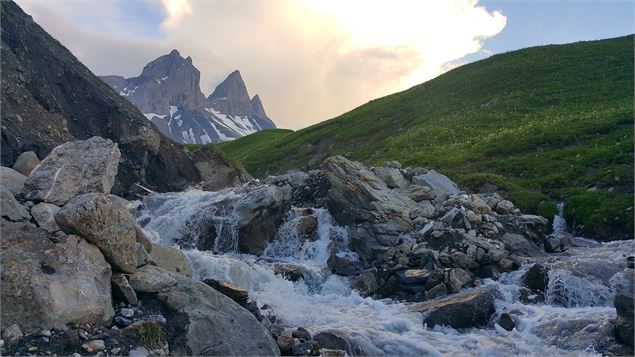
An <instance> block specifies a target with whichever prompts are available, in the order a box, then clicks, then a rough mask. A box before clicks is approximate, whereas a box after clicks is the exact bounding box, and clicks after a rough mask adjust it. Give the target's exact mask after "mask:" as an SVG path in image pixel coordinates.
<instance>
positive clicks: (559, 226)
mask: <svg viewBox="0 0 635 357" xmlns="http://www.w3.org/2000/svg"><path fill="white" fill-rule="evenodd" d="M556 207H557V208H558V214H556V215H555V216H553V226H552V227H553V233H554V234H559V233H567V222H566V221H565V219H564V202H560V203H558V204H557V205H556Z"/></svg>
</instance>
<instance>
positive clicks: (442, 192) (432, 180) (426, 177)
mask: <svg viewBox="0 0 635 357" xmlns="http://www.w3.org/2000/svg"><path fill="white" fill-rule="evenodd" d="M412 182H413V183H414V184H417V185H420V186H428V187H430V188H431V189H432V191H433V192H434V193H435V195H436V200H440V201H442V200H445V199H446V198H448V196H449V195H458V194H459V193H460V192H461V190H460V189H459V187H458V186H457V185H456V183H454V182H452V180H450V179H449V178H448V177H447V176H445V175H442V174H440V173H438V172H436V171H434V170H430V171H428V173H426V174H423V175H419V176H414V177H413V178H412Z"/></svg>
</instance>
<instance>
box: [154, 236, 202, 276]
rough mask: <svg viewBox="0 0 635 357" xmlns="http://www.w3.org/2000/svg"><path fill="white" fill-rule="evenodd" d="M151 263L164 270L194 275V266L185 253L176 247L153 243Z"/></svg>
mask: <svg viewBox="0 0 635 357" xmlns="http://www.w3.org/2000/svg"><path fill="white" fill-rule="evenodd" d="M150 263H151V264H154V265H156V266H158V267H159V268H162V269H164V270H167V271H170V272H173V273H179V274H181V275H184V276H187V277H188V278H191V277H192V268H191V267H190V262H189V261H188V260H187V258H186V257H185V254H183V252H181V251H180V250H178V249H176V248H170V247H164V246H162V245H160V244H154V243H152V250H151V251H150Z"/></svg>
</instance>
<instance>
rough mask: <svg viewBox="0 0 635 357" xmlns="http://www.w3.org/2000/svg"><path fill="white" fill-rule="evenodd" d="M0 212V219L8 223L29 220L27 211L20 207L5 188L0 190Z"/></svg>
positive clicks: (29, 216)
mask: <svg viewBox="0 0 635 357" xmlns="http://www.w3.org/2000/svg"><path fill="white" fill-rule="evenodd" d="M0 210H1V211H2V217H5V218H7V219H8V220H10V221H14V222H19V221H28V220H30V219H31V215H30V214H29V211H28V210H27V209H26V207H24V206H23V205H21V204H20V203H19V202H18V201H17V200H16V199H15V197H13V195H12V194H11V192H9V191H8V190H7V189H5V188H0Z"/></svg>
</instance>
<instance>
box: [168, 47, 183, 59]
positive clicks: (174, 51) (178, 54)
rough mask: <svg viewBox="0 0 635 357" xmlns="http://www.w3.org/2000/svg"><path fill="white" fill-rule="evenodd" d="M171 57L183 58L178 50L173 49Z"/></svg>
mask: <svg viewBox="0 0 635 357" xmlns="http://www.w3.org/2000/svg"><path fill="white" fill-rule="evenodd" d="M169 56H173V57H174V56H179V57H181V54H180V53H179V50H177V49H176V48H175V49H173V50H172V51H170V54H169Z"/></svg>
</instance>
